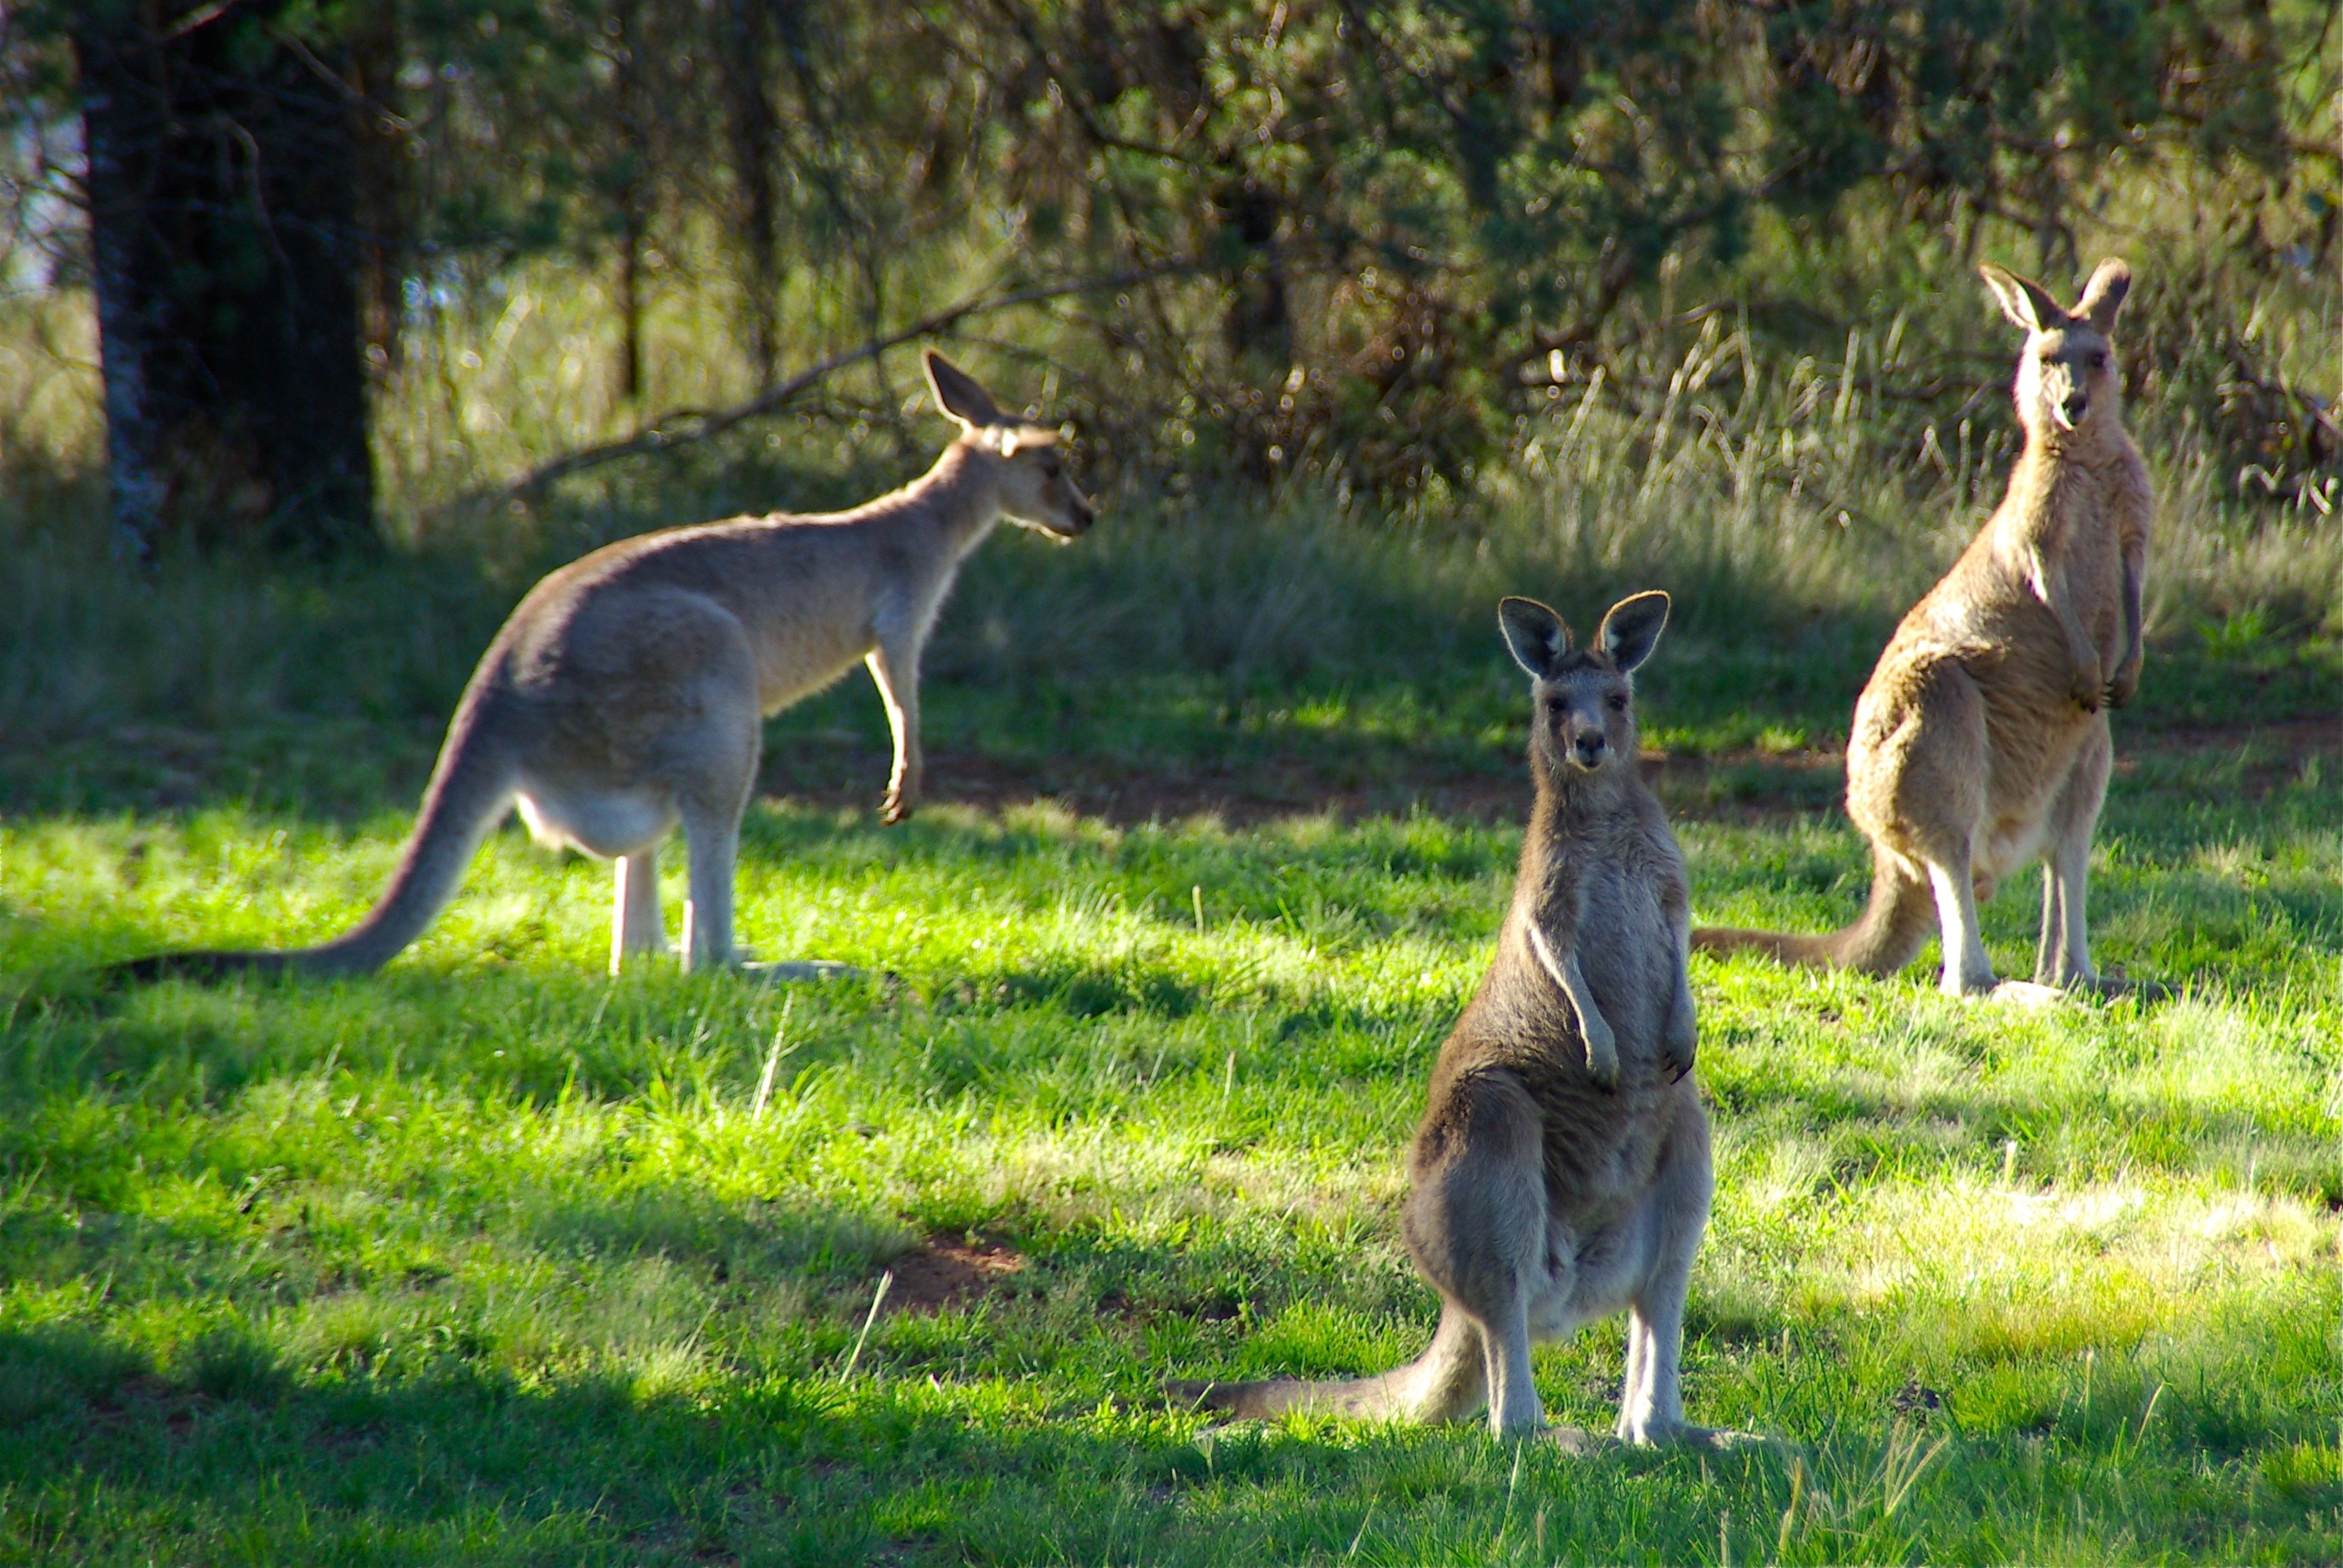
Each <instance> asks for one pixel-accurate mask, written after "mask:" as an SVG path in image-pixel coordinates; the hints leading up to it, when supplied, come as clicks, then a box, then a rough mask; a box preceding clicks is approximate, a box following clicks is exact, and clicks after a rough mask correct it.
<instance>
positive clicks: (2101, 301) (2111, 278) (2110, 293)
mask: <svg viewBox="0 0 2343 1568" xmlns="http://www.w3.org/2000/svg"><path fill="white" fill-rule="evenodd" d="M2130 292H2131V268H2130V267H2128V266H2125V265H2124V264H2123V261H2122V260H2121V258H2119V257H2117V256H2109V257H2107V260H2105V261H2103V262H2101V263H2099V265H2098V266H2097V268H2096V269H2095V270H2094V271H2093V272H2092V273H2091V281H2090V282H2088V283H2087V284H2085V285H2084V286H2083V297H2082V298H2081V299H2079V300H2077V302H2076V304H2075V314H2076V315H2077V316H2080V317H2087V318H2088V320H2089V321H2090V324H2091V325H2092V326H2093V327H2097V329H2098V332H2099V336H2100V337H2106V336H2107V334H2108V333H2110V332H2112V331H2114V330H2115V325H2116V312H2117V311H2118V310H2121V309H2122V308H2123V302H2124V296H2125V295H2127V294H2129V293H2130Z"/></svg>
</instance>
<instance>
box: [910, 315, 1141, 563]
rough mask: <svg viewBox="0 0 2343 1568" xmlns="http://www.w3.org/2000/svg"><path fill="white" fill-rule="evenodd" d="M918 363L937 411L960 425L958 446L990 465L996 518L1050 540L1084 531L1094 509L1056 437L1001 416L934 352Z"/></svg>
mask: <svg viewBox="0 0 2343 1568" xmlns="http://www.w3.org/2000/svg"><path fill="white" fill-rule="evenodd" d="M920 363H921V364H922V365H923V366H924V367H925V368H926V370H927V373H928V388H929V390H930V391H932V392H933V393H934V394H935V395H936V407H939V408H940V409H942V410H943V412H944V417H946V418H948V419H950V420H951V421H952V422H953V423H954V424H956V425H958V426H959V427H960V445H961V446H962V447H965V448H967V449H968V450H969V451H970V452H971V453H973V454H976V455H978V460H979V461H980V462H984V463H987V464H990V465H991V466H992V468H993V472H994V477H995V481H996V483H998V484H999V486H1000V493H1001V516H1003V517H1005V518H1008V519H1009V520H1010V521H1011V522H1012V523H1015V524H1017V525H1018V526H1019V527H1020V528H1031V529H1032V530H1033V531H1034V532H1036V533H1040V534H1046V535H1048V536H1049V537H1050V538H1053V539H1071V538H1074V537H1076V536H1077V535H1080V534H1083V533H1087V532H1088V531H1089V530H1090V526H1091V523H1093V522H1095V521H1096V520H1097V518H1098V509H1097V508H1094V507H1092V506H1091V500H1090V498H1089V497H1088V496H1085V495H1083V494H1082V492H1081V487H1080V486H1078V485H1076V484H1075V483H1074V481H1073V479H1072V477H1071V476H1070V475H1068V474H1067V472H1066V462H1065V455H1064V454H1063V453H1061V452H1060V451H1059V450H1058V433H1057V432H1056V431H1055V430H1052V429H1051V428H1050V427H1048V426H1046V425H1035V424H1031V423H1029V422H1027V421H1026V420H1023V419H1021V418H1019V417H1016V416H1015V415H1013V414H1004V413H1002V412H1001V410H1000V409H999V408H997V407H994V406H993V402H992V397H991V395H990V394H989V393H987V392H986V391H985V389H984V388H983V387H980V386H979V385H978V384H977V380H976V377H973V376H970V374H969V373H968V372H967V371H965V370H962V369H961V368H960V367H959V366H957V365H955V364H953V363H952V362H951V361H950V360H949V359H947V358H945V357H943V356H942V355H940V354H939V353H937V352H936V351H935V350H934V349H932V348H930V349H929V350H928V351H927V352H926V353H925V354H923V355H921V356H920Z"/></svg>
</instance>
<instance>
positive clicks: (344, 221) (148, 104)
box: [72, 0, 374, 556]
mask: <svg viewBox="0 0 2343 1568" xmlns="http://www.w3.org/2000/svg"><path fill="white" fill-rule="evenodd" d="M294 8H295V7H294V6H292V5H290V4H288V3H282V0H277V3H268V4H263V5H248V6H238V7H223V6H214V7H210V8H208V9H209V11H210V13H211V15H206V13H205V12H204V11H201V10H189V11H186V12H184V13H182V11H181V10H180V8H179V7H176V6H172V7H160V6H152V5H137V4H131V3H129V0H106V3H101V4H96V5H87V6H85V7H82V8H81V10H80V14H79V15H77V16H76V17H75V21H74V24H73V26H72V37H73V45H74V54H75V59H76V61H77V63H78V65H79V70H80V84H79V91H80V95H81V102H82V123H83V126H84V135H85V140H86V145H87V152H88V174H87V186H88V196H89V225H90V244H91V254H92V260H93V273H94V282H95V284H96V295H97V314H98V323H99V336H100V339H101V343H102V347H103V355H104V366H105V372H106V443H107V451H106V461H107V468H108V473H109V477H110V479H111V484H112V491H113V508H114V518H115V522H116V528H117V529H118V530H119V532H120V534H121V536H122V537H123V538H124V539H125V541H126V543H127V545H128V547H129V548H131V549H132V551H133V552H134V553H136V554H139V555H142V556H143V555H146V554H147V553H149V552H151V551H152V550H154V549H155V548H156V546H157V544H158V543H159V542H160V541H161V540H162V539H163V538H166V536H171V537H182V538H186V539H188V540H190V541H192V542H194V543H196V544H198V545H203V546H221V545H239V546H261V547H264V548H271V549H277V550H293V551H297V552H302V553H308V554H317V555H327V554H332V553H336V552H338V551H342V550H347V549H348V548H352V547H354V546H359V545H364V544H368V543H371V542H372V540H373V538H374V526H373V479H372V470H371V464H370V458H369V456H368V452H367V412H366V379H365V372H364V369H363V367H362V362H361V358H360V352H359V350H360V322H359V312H358V307H359V301H358V289H357V277H358V272H359V264H360V261H361V259H362V256H363V253H364V250H365V246H363V244H362V243H361V239H360V231H359V226H358V221H357V220H358V196H359V183H358V174H359V158H358V156H357V139H356V119H357V113H358V111H357V109H356V108H355V107H354V106H353V104H352V102H351V99H352V97H353V96H354V94H353V90H352V89H351V88H350V87H349V86H348V85H347V84H346V82H345V81H344V80H343V77H344V75H347V73H348V69H349V62H348V59H347V49H346V48H345V47H343V46H341V45H337V44H336V43H335V42H333V41H331V40H327V39H319V40H318V41H317V43H316V44H315V45H314V46H313V45H311V44H309V43H307V42H304V41H303V40H301V39H299V38H297V37H295V36H293V35H290V34H288V33H287V32H285V31H284V30H283V28H282V26H281V24H283V23H285V22H286V21H287V16H288V13H290V12H291V11H292V10H293V9H294ZM320 51H323V53H322V54H321V53H320Z"/></svg>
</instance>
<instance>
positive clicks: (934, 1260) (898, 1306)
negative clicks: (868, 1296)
mask: <svg viewBox="0 0 2343 1568" xmlns="http://www.w3.org/2000/svg"><path fill="white" fill-rule="evenodd" d="M888 1267H889V1269H890V1271H891V1272H892V1273H893V1274H894V1276H895V1282H894V1283H893V1284H892V1285H890V1286H889V1287H888V1288H887V1301H886V1304H885V1305H884V1306H883V1307H882V1308H881V1309H880V1310H881V1311H882V1312H921V1313H934V1312H943V1311H946V1310H947V1309H949V1308H952V1307H963V1306H966V1305H968V1304H969V1303H970V1302H974V1301H978V1300H980V1299H981V1298H983V1297H985V1296H988V1295H990V1294H991V1293H992V1292H995V1291H998V1290H1000V1289H1001V1288H1002V1287H1003V1286H1004V1285H1005V1284H1006V1283H1007V1282H1008V1281H1009V1280H1010V1279H1011V1277H1012V1276H1014V1275H1017V1274H1021V1273H1022V1272H1024V1270H1025V1254H1024V1253H1022V1252H1020V1251H1017V1250H1016V1249H1015V1248H1013V1247H1004V1246H1002V1245H1001V1243H1000V1242H998V1241H974V1242H971V1241H969V1240H968V1239H967V1238H966V1237H962V1236H947V1235H938V1236H930V1237H929V1238H928V1239H927V1240H926V1241H921V1242H920V1244H919V1245H918V1246H916V1247H913V1248H912V1249H911V1250H910V1251H908V1252H906V1253H904V1254H903V1255H902V1256H901V1257H900V1258H898V1259H896V1260H895V1261H894V1262H892V1263H890V1264H889V1265H888Z"/></svg>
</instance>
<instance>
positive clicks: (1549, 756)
mask: <svg viewBox="0 0 2343 1568" xmlns="http://www.w3.org/2000/svg"><path fill="white" fill-rule="evenodd" d="M1498 614H1499V620H1500V624H1501V625H1502V627H1503V631H1504V637H1505V642H1506V645H1507V647H1508V648H1511V650H1512V652H1513V658H1514V659H1515V660H1516V661H1518V662H1519V663H1520V664H1521V666H1522V668H1523V669H1525V670H1527V671H1528V672H1529V675H1530V678H1531V682H1532V685H1531V691H1532V699H1533V707H1532V713H1533V718H1532V720H1531V726H1530V775H1531V778H1532V779H1533V780H1534V783H1535V787H1536V792H1537V793H1536V804H1535V805H1534V807H1533V809H1532V810H1531V813H1530V825H1529V831H1528V834H1527V836H1526V837H1525V838H1524V839H1523V844H1522V859H1521V869H1520V872H1519V874H1518V875H1517V876H1516V878H1515V879H1514V882H1513V905H1512V907H1511V909H1510V910H1508V911H1507V912H1506V915H1505V920H1504V925H1503V929H1502V930H1501V931H1500V933H1499V935H1498V939H1497V954H1496V958H1495V960H1494V961H1493V963H1492V964H1491V966H1490V969H1489V972H1488V975H1487V976H1486V977H1485V978H1484V979H1483V980H1482V982H1481V987H1480V990H1478V991H1476V992H1475V993H1474V995H1473V1000H1472V1002H1471V1004H1470V1005H1469V1006H1467V1007H1466V1008H1465V1010H1464V1014H1463V1017H1462V1018H1460V1019H1459V1020H1457V1023H1456V1027H1455V1030H1453V1032H1452V1033H1451V1034H1450V1035H1449V1037H1448V1040H1447V1043H1446V1044H1444V1045H1443V1046H1442V1047H1441V1050H1440V1058H1439V1060H1438V1062H1437V1064H1436V1065H1435V1066H1434V1067H1433V1073H1432V1088H1431V1093H1430V1096H1429V1100H1428V1103H1427V1105H1426V1108H1425V1111H1424V1114H1423V1124H1422V1125H1421V1126H1420V1127H1419V1128H1418V1129H1417V1130H1416V1134H1415V1143H1414V1147H1413V1151H1411V1153H1410V1156H1409V1160H1408V1175H1409V1179H1410V1182H1411V1191H1410V1192H1409V1196H1408V1198H1407V1201H1406V1203H1405V1205H1404V1206H1403V1210H1402V1212H1401V1231H1402V1234H1403V1237H1404V1239H1405V1241H1406V1242H1407V1246H1408V1250H1409V1251H1410V1252H1412V1253H1413V1255H1414V1258H1415V1261H1416V1264H1417V1266H1418V1267H1419V1268H1421V1269H1422V1270H1423V1273H1424V1275H1425V1277H1426V1278H1427V1279H1429V1280H1430V1281H1431V1282H1432V1283H1433V1286H1434V1287H1436V1288H1437V1289H1438V1290H1439V1292H1440V1297H1441V1312H1440V1326H1439V1328H1438V1329H1437V1330H1436V1331H1435V1332H1433V1338H1432V1345H1431V1348H1430V1349H1428V1350H1426V1351H1425V1352H1423V1355H1422V1356H1421V1357H1419V1358H1418V1359H1417V1360H1415V1361H1414V1362H1411V1363H1409V1364H1408V1365H1406V1366H1403V1367H1401V1368H1399V1369H1397V1370H1396V1371H1393V1372H1385V1373H1383V1375H1382V1376H1380V1377H1372V1378H1366V1379H1363V1380H1361V1381H1357V1382H1296V1381H1292V1380H1286V1379H1280V1380H1276V1381H1272V1382H1239V1383H1220V1382H1180V1383H1174V1384H1172V1385H1170V1386H1171V1391H1172V1394H1173V1396H1174V1397H1175V1398H1179V1399H1182V1400H1184V1401H1189V1402H1193V1403H1195V1404H1198V1405H1202V1406H1203V1407H1206V1408H1209V1409H1212V1410H1216V1411H1221V1412H1225V1413H1227V1414H1230V1415H1234V1416H1245V1417H1262V1416H1271V1415H1275V1414H1278V1413H1280V1412H1285V1411H1289V1410H1309V1411H1322V1412H1336V1413H1342V1414H1349V1415H1363V1416H1380V1417H1386V1418H1398V1419H1402V1420H1407V1421H1416V1422H1438V1421H1453V1420H1461V1419H1463V1418H1465V1417H1469V1416H1471V1415H1472V1414H1473V1413H1474V1412H1477V1411H1480V1410H1482V1409H1483V1407H1485V1408H1486V1410H1487V1412H1488V1417H1489V1423H1490V1426H1491V1428H1492V1429H1493V1431H1494V1432H1496V1433H1497V1434H1498V1435H1500V1436H1508V1437H1510V1436H1520V1435H1523V1434H1526V1433H1530V1432H1537V1431H1539V1430H1541V1429H1543V1428H1544V1424H1545V1417H1544V1409H1543V1407H1542V1406H1541V1405H1540V1403H1539V1402H1538V1394H1537V1389H1536V1386H1535V1385H1534V1383H1533V1382H1532V1381H1531V1377H1530V1346H1531V1344H1532V1342H1534V1341H1538V1340H1547V1339H1554V1338H1559V1337H1562V1336H1564V1335H1567V1334H1570V1333H1574V1332H1576V1331H1577V1330H1578V1329H1579V1328H1580V1327H1582V1326H1583V1325H1584V1324H1586V1323H1589V1322H1594V1320H1596V1319H1598V1318H1603V1317H1606V1316H1608V1315H1610V1314H1611V1313H1613V1312H1622V1311H1624V1312H1628V1313H1629V1314H1630V1316H1629V1321H1628V1332H1627V1374H1626V1382H1625V1386H1624V1392H1623V1393H1622V1395H1621V1398H1620V1404H1619V1420H1618V1426H1617V1429H1616V1430H1617V1435H1618V1437H1619V1438H1620V1439H1621V1440H1623V1441H1625V1442H1634V1443H1654V1442H1692V1443H1698V1444H1715V1443H1718V1442H1727V1441H1732V1440H1735V1439H1737V1438H1738V1436H1739V1435H1740V1434H1737V1433H1727V1432H1712V1431H1709V1430H1708V1429H1706V1428H1703V1427H1696V1426H1692V1425H1689V1424H1687V1423H1686V1422H1685V1421H1684V1401H1683V1396H1682V1392H1681V1390H1680V1388H1679V1386H1678V1381H1677V1370H1676V1365H1677V1356H1678V1353H1679V1352H1680V1349H1681V1342H1682V1340H1683V1327H1684V1291H1685V1287H1686V1283H1687V1282H1688V1280H1689V1278H1690V1275H1691V1271H1692V1260H1693V1253H1694V1251H1696V1250H1697V1249H1698V1248H1699V1246H1700V1240H1701V1233H1702V1231H1704V1229H1705V1228H1706V1226H1707V1223H1708V1204H1709V1196H1710V1190H1711V1178H1710V1170H1709V1150H1708V1117H1707V1114H1706V1112H1704V1111H1703V1110H1702V1109H1701V1103H1700V1097H1699V1094H1698V1092H1697V1091H1696V1090H1695V1088H1694V1083H1693V1081H1692V1079H1691V1076H1690V1075H1691V1072H1692V1068H1693V1056H1694V1012H1693V999H1692V987H1691V980H1690V978H1689V975H1688V973H1687V970H1686V967H1685V952H1686V947H1685V943H1686V940H1687V938H1688V935H1689V930H1690V925H1691V919H1690V905H1689V900H1688V897H1687V890H1686V884H1685V879H1684V857H1683V855H1682V854H1681V853H1680V852H1679V851H1678V850H1677V849H1676V841H1675V837H1674V834H1672V833H1671V832H1669V830H1668V824H1667V818H1666V816H1665V814H1664V812H1663V811H1662V810H1661V809H1660V805H1659V802H1658V801H1656V800H1655V799H1653V797H1652V795H1651V792H1650V791H1649V790H1648V789H1645V788H1644V783H1643V780H1642V779H1640V778H1639V777H1638V776H1637V774H1636V771H1635V719H1634V709H1633V707H1632V697H1633V686H1632V684H1631V678H1632V676H1633V674H1634V671H1635V669H1636V668H1638V667H1639V666H1641V665H1642V664H1643V663H1644V660H1645V659H1647V658H1650V657H1651V654H1652V649H1653V648H1654V646H1655V645H1656V644H1657V642H1658V640H1659V637H1660V633H1661V630H1662V629H1663V628H1664V627H1665V626H1666V624H1667V616H1668V596H1667V595H1665V594H1664V593H1644V594H1637V595H1635V596H1634V598H1628V599H1624V600H1622V601H1621V602H1620V603H1618V604H1616V605H1614V606H1613V607H1612V608H1611V611H1610V613H1609V614H1608V615H1606V616H1605V617H1604V619H1603V624H1602V628H1601V629H1600V630H1599V631H1598V632H1597V633H1596V634H1595V638H1594V646H1593V647H1591V648H1585V649H1584V650H1576V649H1574V648H1572V646H1571V636H1570V630H1569V628H1567V627H1566V626H1564V624H1563V621H1562V618H1561V617H1559V616H1557V615H1556V614H1554V611H1552V610H1551V609H1548V608H1546V607H1545V606H1544V605H1542V604H1539V603H1537V602H1536V601H1534V600H1532V599H1525V598H1508V599H1506V600H1505V601H1504V602H1503V604H1502V605H1500V606H1499V607H1498ZM1554 1436H1555V1437H1556V1439H1557V1440H1558V1441H1560V1442H1563V1443H1564V1446H1567V1447H1573V1448H1583V1447H1585V1446H1589V1445H1591V1444H1592V1443H1593V1442H1594V1439H1593V1438H1592V1437H1590V1436H1589V1435H1588V1434H1587V1433H1585V1432H1577V1431H1574V1430H1570V1429H1554Z"/></svg>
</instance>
